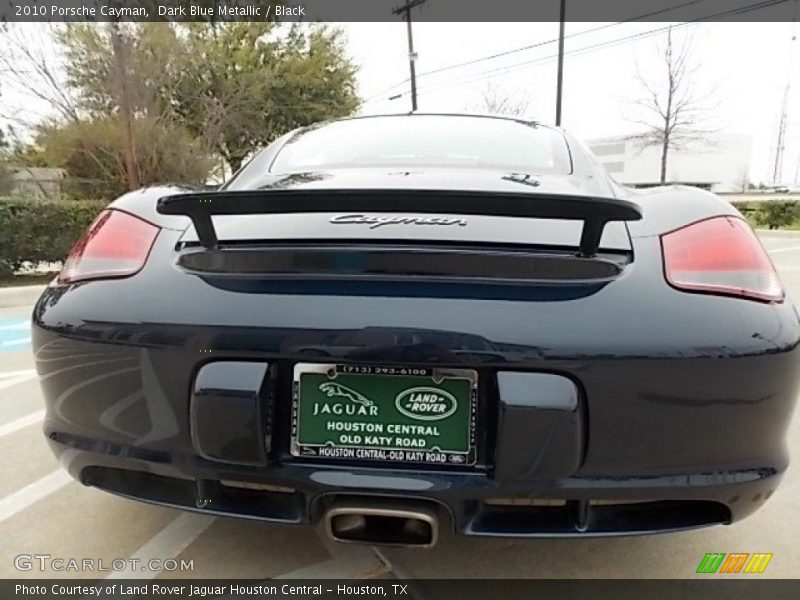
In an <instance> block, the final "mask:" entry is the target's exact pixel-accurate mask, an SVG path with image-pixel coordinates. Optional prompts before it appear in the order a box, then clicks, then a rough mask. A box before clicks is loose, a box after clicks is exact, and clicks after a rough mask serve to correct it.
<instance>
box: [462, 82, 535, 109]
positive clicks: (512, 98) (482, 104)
mask: <svg viewBox="0 0 800 600" xmlns="http://www.w3.org/2000/svg"><path fill="white" fill-rule="evenodd" d="M480 96H481V97H480V100H478V101H477V102H475V103H472V104H471V105H469V108H470V109H471V110H476V111H480V112H486V113H489V114H493V115H508V116H510V117H524V116H525V115H526V113H527V112H528V109H529V108H530V104H531V97H530V94H529V93H527V92H507V91H503V90H501V89H500V88H499V87H498V86H496V85H494V84H492V83H487V84H486V85H485V86H484V87H483V89H482V90H481V91H480Z"/></svg>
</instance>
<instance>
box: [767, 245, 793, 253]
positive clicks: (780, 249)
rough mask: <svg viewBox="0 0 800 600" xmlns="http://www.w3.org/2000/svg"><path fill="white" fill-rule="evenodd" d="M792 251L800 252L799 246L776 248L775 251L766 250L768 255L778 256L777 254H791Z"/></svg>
mask: <svg viewBox="0 0 800 600" xmlns="http://www.w3.org/2000/svg"><path fill="white" fill-rule="evenodd" d="M792 250H800V246H789V247H788V248H778V249H776V250H767V252H768V253H769V254H778V253H779V252H791V251H792Z"/></svg>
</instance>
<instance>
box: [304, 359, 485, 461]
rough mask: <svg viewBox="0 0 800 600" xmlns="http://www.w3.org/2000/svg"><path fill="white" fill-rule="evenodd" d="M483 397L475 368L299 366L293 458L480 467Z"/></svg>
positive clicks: (309, 364) (308, 364)
mask: <svg viewBox="0 0 800 600" xmlns="http://www.w3.org/2000/svg"><path fill="white" fill-rule="evenodd" d="M477 397H478V375H477V373H476V372H475V371H472V370H468V369H439V368H433V369H428V368H408V367H379V366H353V365H336V364H311V363H301V364H297V365H295V368H294V388H293V393H292V436H291V453H292V455H294V456H304V457H317V458H325V459H340V460H364V461H380V462H392V463H424V464H449V465H474V464H475V459H476V456H475V454H476V453H475V420H476V414H477Z"/></svg>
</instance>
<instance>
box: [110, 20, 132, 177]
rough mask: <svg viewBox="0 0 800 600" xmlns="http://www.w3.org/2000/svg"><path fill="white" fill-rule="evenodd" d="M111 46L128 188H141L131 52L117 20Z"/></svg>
mask: <svg viewBox="0 0 800 600" xmlns="http://www.w3.org/2000/svg"><path fill="white" fill-rule="evenodd" d="M108 26H109V33H110V35H111V42H112V44H111V47H112V50H113V53H114V67H115V68H114V74H115V81H114V88H115V90H114V91H115V92H116V96H117V104H118V105H119V121H120V128H121V131H122V145H123V148H122V154H123V156H124V157H125V174H126V176H127V179H128V189H131V190H135V189H138V188H139V169H138V167H137V165H136V149H135V148H134V139H133V110H132V108H131V101H130V92H129V90H128V80H129V78H130V77H129V74H128V72H127V63H128V60H129V58H128V57H129V54H130V44H129V41H128V40H127V39H126V37H125V36H124V33H123V32H122V30H121V28H120V25H119V23H118V22H117V21H111V22H110V23H109V24H108Z"/></svg>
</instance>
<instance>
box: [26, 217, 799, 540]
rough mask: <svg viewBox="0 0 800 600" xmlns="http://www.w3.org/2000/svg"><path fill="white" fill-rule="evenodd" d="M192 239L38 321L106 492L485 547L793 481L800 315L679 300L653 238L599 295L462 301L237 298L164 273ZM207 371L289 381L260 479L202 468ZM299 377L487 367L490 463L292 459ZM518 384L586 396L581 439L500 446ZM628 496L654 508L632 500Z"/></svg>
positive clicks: (686, 512)
mask: <svg viewBox="0 0 800 600" xmlns="http://www.w3.org/2000/svg"><path fill="white" fill-rule="evenodd" d="M174 243H175V239H174V236H173V237H172V238H170V237H169V236H167V235H166V233H165V232H162V233H161V234H160V235H159V238H158V239H157V241H156V246H155V247H154V250H153V253H154V256H160V257H161V258H163V260H154V259H151V261H150V262H149V263H148V265H147V267H146V268H145V269H144V270H143V271H142V272H140V273H139V274H137V275H136V276H135V277H133V278H130V279H122V280H118V281H97V282H91V283H87V284H78V285H75V286H71V287H51V288H48V289H47V290H46V291H45V293H44V295H43V296H42V298H41V299H40V300H39V303H38V304H37V306H36V309H35V311H34V315H33V345H34V348H35V351H36V363H37V369H38V370H39V374H40V376H41V383H42V389H43V391H44V396H45V401H46V408H47V417H46V421H45V434H46V435H47V437H48V439H49V441H50V443H51V445H52V447H53V450H54V452H55V453H56V454H58V455H59V457H60V460H61V461H62V463H63V464H64V466H65V467H66V468H67V469H68V470H69V472H70V473H71V474H72V475H73V476H74V477H75V478H77V479H79V480H81V481H83V482H84V483H87V484H89V485H94V486H97V487H99V488H102V489H106V490H108V491H111V492H114V493H118V494H123V495H127V496H130V497H135V498H138V499H142V500H146V501H150V502H157V503H161V504H167V505H171V506H178V507H183V508H189V509H192V510H202V511H208V512H214V513H216V514H231V515H236V516H241V517H248V518H255V519H266V520H273V521H281V522H287V523H316V522H318V521H319V519H320V517H321V514H322V512H324V510H325V507H326V506H327V504H328V503H329V502H333V500H335V499H336V496H342V495H346V496H363V495H382V496H392V497H398V498H414V499H421V500H427V501H429V502H431V503H433V504H434V505H435V506H436V507H438V508H439V510H441V511H442V513H443V515H445V516H446V517H447V518H449V519H450V521H451V523H452V526H453V529H454V530H455V531H457V532H461V533H465V534H471V535H505V536H559V535H567V536H568V535H615V534H622V535H625V534H636V533H650V532H658V531H672V530H678V529H684V528H689V527H699V526H704V525H710V524H715V523H728V522H733V521H736V520H738V519H741V518H743V517H745V516H747V515H749V514H750V513H752V512H753V511H754V510H756V509H757V508H758V507H759V506H761V504H763V502H764V501H765V500H766V499H767V498H768V497H769V496H770V495H771V494H772V493H773V491H774V489H775V487H776V486H777V484H778V482H779V480H780V476H781V473H782V472H783V471H784V470H785V469H786V468H787V465H788V461H789V457H788V451H787V444H786V434H787V429H788V425H789V422H790V419H791V416H792V412H793V409H794V405H795V402H796V398H797V392H798V384H800V369H798V363H799V362H800V325H799V324H798V318H797V313H796V312H795V309H794V307H793V306H792V305H791V304H790V303H789V302H785V303H782V304H776V305H767V304H761V303H756V302H748V301H744V300H737V299H733V298H717V297H712V296H706V295H693V294H681V293H679V292H676V291H675V290H673V289H671V288H669V286H667V285H666V283H665V282H664V280H663V274H662V273H661V272H659V271H657V270H654V269H637V265H639V264H654V261H657V260H658V259H657V256H658V253H659V252H660V249H659V245H658V240H657V238H653V239H650V238H647V239H644V240H639V241H637V245H636V252H637V260H636V262H634V263H632V264H631V265H629V266H628V267H627V268H626V273H625V274H624V276H622V277H621V278H620V279H619V280H618V281H615V282H614V283H612V284H609V285H608V286H606V287H604V288H602V289H600V290H583V291H581V293H579V294H578V293H575V290H571V289H570V290H566V291H565V290H559V289H553V288H547V287H546V288H542V289H538V288H537V289H533V290H526V291H525V294H526V295H527V296H526V297H522V296H520V294H518V293H517V292H514V293H513V294H512V293H511V292H509V293H508V295H507V296H503V297H494V296H491V295H489V294H481V295H478V294H476V295H474V296H469V297H465V296H459V295H457V294H455V293H454V292H453V290H451V289H449V288H448V289H446V290H440V289H439V288H436V289H433V288H431V289H428V288H424V289H423V288H422V287H421V286H416V285H413V284H411V283H409V284H408V285H405V284H403V285H401V286H390V287H380V289H371V290H366V289H365V288H364V287H363V286H355V287H354V286H349V287H348V286H346V285H341V286H338V287H337V286H333V284H330V285H329V284H327V283H326V284H324V285H323V284H320V285H318V286H315V285H311V284H309V285H308V286H305V288H303V289H300V288H302V287H303V286H296V285H292V286H288V287H283V288H281V287H280V286H278V287H275V286H272V287H269V288H263V289H262V288H261V287H258V286H255V287H253V288H252V289H246V290H239V291H236V290H231V289H226V288H224V287H220V286H216V285H212V284H210V283H208V282H205V281H203V280H201V279H200V278H198V277H194V276H190V275H186V274H185V273H181V272H180V271H178V270H177V269H176V267H175V265H174V262H171V261H170V260H167V259H166V257H167V256H172V255H171V254H168V253H171V252H172V251H173V248H174ZM367 292H369V293H367ZM632 298H635V301H632V300H631V299H632ZM109 299H113V302H110V301H109ZM211 361H244V362H248V361H252V362H258V363H262V364H269V365H270V366H271V367H272V366H274V367H275V370H276V373H275V377H274V381H272V383H271V384H270V386H269V387H268V389H267V388H265V389H264V390H261V391H262V392H266V393H267V395H268V396H270V395H271V396H270V397H271V398H272V399H273V400H274V402H272V404H271V406H272V407H273V408H274V413H273V414H272V415H271V420H272V421H271V422H272V425H273V428H272V430H270V431H269V432H268V433H269V434H270V435H269V441H268V442H267V441H266V439H265V437H264V436H261V437H259V438H258V440H257V443H258V444H261V445H262V446H263V450H264V460H263V461H262V462H259V461H255V462H254V463H252V464H233V463H232V462H231V461H228V462H225V461H220V460H209V458H208V455H207V454H208V453H204V452H199V451H198V448H197V444H196V443H195V440H193V433H192V426H191V423H192V413H191V402H192V395H193V390H194V385H195V383H196V382H195V378H196V375H197V373H198V372H199V370H200V369H201V368H202V367H203V366H204V365H205V364H207V363H209V362H211ZM297 362H325V363H330V362H337V363H351V364H360V365H363V364H372V365H375V364H383V365H412V366H430V365H435V366H442V367H452V368H462V369H463V368H466V369H474V370H476V371H477V372H478V377H479V382H482V384H481V385H483V386H484V387H483V389H482V391H481V394H480V402H479V403H480V405H481V408H480V410H481V411H482V413H481V417H480V418H481V419H482V421H481V422H480V423H479V427H480V432H481V436H482V440H481V444H482V449H483V450H482V451H483V455H482V456H483V461H482V463H481V464H482V467H481V468H480V469H479V470H477V471H472V472H470V471H467V470H464V469H461V470H458V469H450V470H442V469H439V470H436V469H434V468H432V467H431V468H425V469H423V468H411V467H409V468H399V467H389V468H378V467H377V466H376V465H375V464H373V465H366V464H344V463H343V464H337V465H333V464H323V463H321V462H319V463H311V462H308V461H306V462H303V461H301V460H296V459H293V458H292V457H291V455H290V454H289V439H288V438H289V434H288V432H289V430H290V427H291V414H290V413H291V411H290V409H289V407H288V401H289V399H290V398H291V371H292V366H293V365H294V364H295V363H297ZM502 371H512V372H524V373H549V374H556V375H559V376H561V377H564V378H567V379H569V380H570V381H572V382H574V383H575V385H576V386H577V387H578V388H579V390H580V398H581V399H580V406H581V410H580V414H579V415H576V419H575V422H573V423H569V424H568V426H567V427H566V428H565V432H566V433H565V435H558V436H555V437H554V438H553V439H552V440H551V439H550V438H549V437H548V434H547V432H546V431H545V432H542V433H541V434H531V433H530V432H528V434H527V436H526V432H524V431H523V432H517V433H515V434H513V435H511V436H510V437H508V436H506V437H504V431H507V430H506V429H504V428H503V427H502V426H501V425H502V423H501V417H500V412H501V411H500V410H499V403H500V399H499V397H498V386H497V381H498V379H497V374H498V373H499V372H502ZM259 398H261V396H259ZM262 400H263V398H262ZM512 421H513V420H512ZM533 421H534V422H537V421H539V419H538V418H537V419H533ZM259 422H260V423H264V422H265V420H260V421H259ZM212 424H213V425H216V423H212ZM212 429H213V427H212ZM508 431H510V430H508ZM567 438H569V440H571V441H570V443H569V444H566V445H564V442H565V440H567ZM233 441H234V440H231V442H233ZM251 441H252V440H251ZM532 441H533V442H534V445H533V446H531V445H530V444H531V442H532ZM501 442H502V443H501ZM509 443H510V445H511V446H512V447H516V445H519V447H520V448H532V447H536V448H538V449H539V450H537V452H527V450H526V452H524V453H518V454H522V455H524V456H525V457H526V459H527V461H528V466H529V467H530V468H527V469H525V468H523V467H524V465H519V464H517V465H511V466H512V467H513V468H510V467H509V465H510V463H509V462H507V461H504V460H500V457H502V456H504V455H505V454H504V453H503V450H502V448H501V447H502V445H503V444H505V445H506V446H508V445H509ZM537 444H538V445H537ZM570 444H571V445H570ZM563 448H571V449H572V450H571V451H572V452H573V454H572V455H571V460H569V461H563V462H562V463H558V461H556V460H554V459H553V460H550V459H548V460H542V461H537V460H536V457H537V456H546V455H547V453H548V452H549V456H550V457H554V456H564V451H563ZM576 448H577V449H576ZM229 449H234V450H237V451H238V450H241V449H242V446H240V445H237V444H234V443H232V444H231V445H230V447H229ZM211 450H215V449H213V448H212V449H211ZM573 459H574V460H573ZM256 462H258V463H259V464H255V463H256ZM553 465H557V468H555V467H553ZM548 466H550V467H553V468H552V469H551V470H550V471H548V470H547V469H546V468H545V467H548ZM222 481H234V482H237V481H238V482H250V483H255V484H261V486H262V489H251V488H246V487H245V488H243V487H241V485H238V487H236V486H225V485H222V484H221V483H220V482H222ZM263 485H268V486H272V488H274V487H275V486H278V487H280V488H288V489H290V490H293V491H291V492H289V493H287V492H286V491H285V489H284V490H283V491H281V490H275V489H263ZM487 499H491V500H492V502H487ZM543 500H556V501H559V502H563V501H565V502H566V503H565V504H563V505H562V506H541V505H540V504H541V501H543ZM631 501H647V503H641V502H640V503H636V504H623V502H631ZM604 502H605V503H604ZM608 502H611V503H608ZM198 503H199V504H198Z"/></svg>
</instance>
